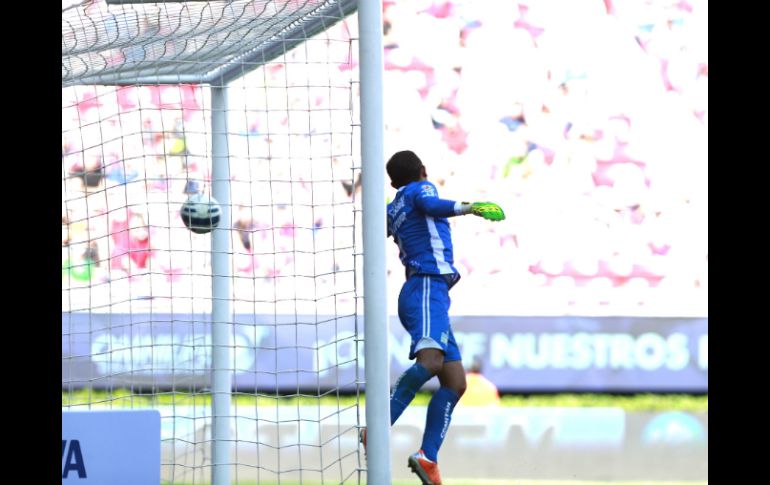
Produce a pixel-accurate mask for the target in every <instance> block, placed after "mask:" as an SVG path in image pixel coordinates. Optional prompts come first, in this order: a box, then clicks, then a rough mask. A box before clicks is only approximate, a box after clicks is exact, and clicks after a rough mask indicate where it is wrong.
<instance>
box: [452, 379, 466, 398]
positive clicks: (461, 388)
mask: <svg viewBox="0 0 770 485" xmlns="http://www.w3.org/2000/svg"><path fill="white" fill-rule="evenodd" d="M467 389H468V384H467V383H466V382H465V380H463V381H462V382H461V383H459V384H458V385H457V386H456V387H455V388H454V389H452V390H453V391H454V392H456V393H457V396H458V397H463V394H465V391H466V390H467Z"/></svg>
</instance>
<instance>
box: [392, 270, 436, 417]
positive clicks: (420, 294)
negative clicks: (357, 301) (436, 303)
mask: <svg viewBox="0 0 770 485" xmlns="http://www.w3.org/2000/svg"><path fill="white" fill-rule="evenodd" d="M431 280H432V278H431V277H430V276H422V275H414V276H411V277H410V278H409V279H407V280H406V282H405V283H404V286H403V287H402V289H401V293H400V294H399V296H398V317H399V319H400V320H401V324H402V325H403V326H404V329H405V330H406V331H407V332H409V335H410V336H411V337H412V343H411V348H410V351H409V358H410V359H414V358H417V362H415V364H414V365H412V366H411V367H410V368H408V369H407V370H406V371H405V372H404V373H403V374H401V376H399V378H398V380H397V381H396V385H395V386H394V387H393V391H392V392H391V394H390V424H391V425H392V424H393V423H395V422H396V420H397V419H398V418H399V416H401V413H403V412H404V410H405V409H406V407H407V406H408V405H409V403H411V402H412V400H413V399H414V396H415V394H416V393H417V391H418V390H420V388H421V387H422V386H423V384H425V383H426V382H428V380H430V378H431V377H433V376H434V375H436V373H437V372H438V371H439V370H440V369H441V365H442V362H443V353H442V352H441V350H440V349H441V347H440V345H438V344H437V343H435V342H431V341H430V334H429V333H428V331H427V329H428V328H429V322H430V320H429V314H427V313H426V312H425V308H426V306H427V305H428V303H429V299H430V283H431ZM436 347H438V349H436Z"/></svg>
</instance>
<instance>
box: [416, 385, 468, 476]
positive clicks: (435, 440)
mask: <svg viewBox="0 0 770 485" xmlns="http://www.w3.org/2000/svg"><path fill="white" fill-rule="evenodd" d="M459 400H460V396H458V395H457V393H456V392H454V391H453V390H451V389H449V388H448V387H441V388H439V390H438V391H436V393H435V394H434V395H433V397H432V398H431V400H430V404H428V416H427V417H426V418H425V433H424V434H423V436H422V451H423V452H424V453H425V457H426V458H428V459H429V460H431V461H434V462H435V461H436V460H437V457H438V450H439V448H441V443H443V442H444V436H446V432H447V429H449V422H450V421H452V411H454V409H455V404H457V401H459Z"/></svg>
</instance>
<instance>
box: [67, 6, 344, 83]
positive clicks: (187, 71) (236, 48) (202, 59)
mask: <svg viewBox="0 0 770 485" xmlns="http://www.w3.org/2000/svg"><path fill="white" fill-rule="evenodd" d="M108 3H113V4H114V3H116V2H114V1H113V2H108ZM117 3H118V4H119V5H114V8H116V9H124V10H122V11H119V12H118V11H115V12H112V11H108V12H100V18H98V19H94V21H93V22H91V23H82V18H81V16H82V15H83V11H81V10H80V9H79V6H75V7H70V8H65V9H63V10H62V87H67V86H74V85H106V86H125V85H142V84H212V83H215V84H217V85H224V84H226V83H228V82H230V81H232V80H234V79H237V78H239V77H242V76H243V75H245V74H248V73H249V72H251V71H253V70H255V69H257V68H259V67H260V66H262V65H264V64H266V63H268V62H270V61H272V60H273V59H275V58H277V57H278V56H280V55H281V54H283V53H284V52H287V51H289V50H291V49H292V48H294V47H296V46H297V45H299V44H301V43H302V42H304V41H305V40H307V39H308V38H310V37H312V36H314V35H316V34H318V33H320V32H322V31H324V30H326V29H328V28H329V27H331V26H332V25H334V24H335V23H336V22H338V21H339V19H341V18H344V17H345V16H347V15H350V14H352V13H353V12H355V11H356V9H357V6H358V0H323V1H320V0H318V1H311V0H306V1H305V2H304V3H303V4H302V5H301V6H300V7H299V8H295V9H294V10H292V11H289V12H284V11H285V10H287V9H288V7H287V4H288V3H290V2H264V3H265V5H264V8H265V9H267V4H274V8H276V9H278V10H279V11H281V12H284V13H283V15H280V16H278V15H273V16H268V18H266V19H261V18H259V16H257V15H249V14H247V12H246V10H247V8H246V7H247V6H246V4H247V3H249V2H242V1H238V0H232V1H228V2H215V3H218V4H221V5H222V7H221V8H222V10H223V11H222V12H220V14H221V13H224V9H229V10H231V14H230V15H229V16H227V15H225V18H227V19H228V25H224V26H222V25H209V27H208V28H207V29H202V28H201V26H202V25H205V24H206V22H207V19H206V17H211V16H212V13H211V12H208V11H207V10H206V9H203V8H202V7H199V8H195V7H194V6H191V5H187V4H188V3H190V4H195V3H200V2H170V3H171V4H173V5H172V6H171V7H169V6H168V4H167V2H161V3H162V5H163V7H164V8H166V9H167V10H168V9H170V8H174V9H175V10H177V11H178V12H176V13H177V14H178V16H177V17H176V21H175V22H173V23H172V22H171V21H166V22H165V24H159V25H154V27H153V28H152V29H150V28H149V27H145V28H146V29H148V30H146V31H144V32H143V31H142V30H141V28H140V27H138V25H139V24H140V23H142V22H144V23H148V22H149V20H148V19H150V18H152V19H153V20H155V21H158V20H159V19H163V17H162V16H161V15H155V14H157V13H158V12H160V10H159V8H160V7H159V6H158V4H157V3H153V4H150V2H143V1H140V2H137V1H136V0H134V1H133V2H125V1H121V2H117ZM291 3H297V2H291ZM128 4H130V6H128V7H124V5H128ZM201 4H202V3H201ZM209 5H210V3H209ZM303 8H304V9H307V11H306V12H304V13H302V12H303ZM184 17H186V19H184ZM164 20H167V19H164ZM83 25H86V26H89V27H88V28H82V26H83ZM108 26H112V27H111V28H108ZM79 27H80V28H79ZM233 29H234V30H235V31H236V32H239V34H238V35H237V36H236V37H233V38H231V39H230V40H229V42H222V41H221V39H220V37H221V36H222V35H224V34H223V32H227V31H229V32H230V33H228V34H227V35H228V36H230V35H232V34H231V33H232V31H233ZM161 32H166V34H165V35H161V34H160V33H161ZM214 43H216V47H210V46H211V45H212V44H214ZM84 44H85V45H84ZM170 46H173V47H170ZM169 50H172V51H173V50H177V51H179V52H178V53H173V54H170V53H169ZM132 55H133V56H136V57H137V59H132V58H131V56H132ZM116 59H121V60H122V62H118V61H116Z"/></svg>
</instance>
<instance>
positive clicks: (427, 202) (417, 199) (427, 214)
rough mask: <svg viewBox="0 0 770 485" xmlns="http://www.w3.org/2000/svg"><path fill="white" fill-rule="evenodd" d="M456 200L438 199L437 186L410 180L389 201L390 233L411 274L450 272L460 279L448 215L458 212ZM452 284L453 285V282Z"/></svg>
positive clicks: (451, 275) (449, 273) (455, 279)
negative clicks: (453, 253)
mask: <svg viewBox="0 0 770 485" xmlns="http://www.w3.org/2000/svg"><path fill="white" fill-rule="evenodd" d="M455 205H456V203H455V201H452V200H446V199H439V197H438V191H437V190H436V186H435V185H433V184H432V183H430V182H428V181H427V180H423V181H419V182H411V183H409V184H407V185H405V186H403V187H401V188H400V189H398V192H397V193H396V197H395V199H394V200H393V202H391V203H390V204H388V236H391V235H392V236H393V239H394V240H395V242H396V244H398V249H399V258H401V262H402V263H403V264H404V267H405V268H406V275H407V277H409V276H411V275H412V274H435V275H449V276H450V278H448V280H447V281H450V282H452V283H454V282H456V281H457V279H459V274H458V271H457V269H455V267H454V265H453V263H454V257H453V255H452V234H451V230H450V228H449V221H448V220H447V218H448V217H452V216H454V215H456V213H455ZM450 286H451V285H450Z"/></svg>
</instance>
